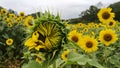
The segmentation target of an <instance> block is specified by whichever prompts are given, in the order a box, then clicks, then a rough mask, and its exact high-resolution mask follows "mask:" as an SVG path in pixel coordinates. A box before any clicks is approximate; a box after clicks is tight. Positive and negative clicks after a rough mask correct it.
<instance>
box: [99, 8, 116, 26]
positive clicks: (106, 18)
mask: <svg viewBox="0 0 120 68" xmlns="http://www.w3.org/2000/svg"><path fill="white" fill-rule="evenodd" d="M111 11H112V9H111V8H102V9H101V10H100V11H99V12H98V14H97V15H98V18H99V20H100V21H101V22H102V23H104V24H106V23H108V22H110V20H112V19H113V18H114V17H115V14H114V13H112V12H111Z"/></svg>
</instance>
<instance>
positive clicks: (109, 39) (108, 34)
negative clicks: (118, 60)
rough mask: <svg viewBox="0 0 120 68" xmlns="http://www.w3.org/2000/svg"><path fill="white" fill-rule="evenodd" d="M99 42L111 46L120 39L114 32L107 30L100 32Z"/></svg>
mask: <svg viewBox="0 0 120 68" xmlns="http://www.w3.org/2000/svg"><path fill="white" fill-rule="evenodd" d="M99 40H100V41H101V43H103V44H105V45H106V46H109V45H110V44H113V43H115V42H116V41H117V40H118V37H117V34H116V33H115V31H114V30H112V29H106V30H102V31H100V35H99Z"/></svg>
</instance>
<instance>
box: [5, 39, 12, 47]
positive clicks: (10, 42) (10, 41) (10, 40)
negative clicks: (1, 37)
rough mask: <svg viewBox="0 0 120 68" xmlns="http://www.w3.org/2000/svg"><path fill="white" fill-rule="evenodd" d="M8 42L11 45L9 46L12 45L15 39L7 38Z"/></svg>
mask: <svg viewBox="0 0 120 68" xmlns="http://www.w3.org/2000/svg"><path fill="white" fill-rule="evenodd" d="M6 44H7V45H9V46H10V45H12V44H13V39H11V38H9V39H7V40H6Z"/></svg>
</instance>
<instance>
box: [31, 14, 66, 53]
mask: <svg viewBox="0 0 120 68" xmlns="http://www.w3.org/2000/svg"><path fill="white" fill-rule="evenodd" d="M34 23H35V25H34V26H33V28H32V29H30V30H31V31H33V32H32V39H33V40H36V41H39V40H40V41H42V42H43V43H42V46H44V47H45V49H46V50H47V51H48V52H51V51H52V50H54V49H57V48H58V47H60V46H61V45H62V42H63V40H65V38H66V34H65V25H64V23H63V22H62V21H61V20H60V18H59V16H54V15H51V14H50V13H49V12H46V13H45V14H42V15H41V17H40V18H37V19H36V20H35V21H34ZM35 43H36V42H35Z"/></svg>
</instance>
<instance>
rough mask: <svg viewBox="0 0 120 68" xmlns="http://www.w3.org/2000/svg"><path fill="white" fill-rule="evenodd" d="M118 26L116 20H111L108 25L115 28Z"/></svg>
mask: <svg viewBox="0 0 120 68" xmlns="http://www.w3.org/2000/svg"><path fill="white" fill-rule="evenodd" d="M115 25H116V21H115V20H111V21H110V22H109V23H108V27H114V26H115Z"/></svg>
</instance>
